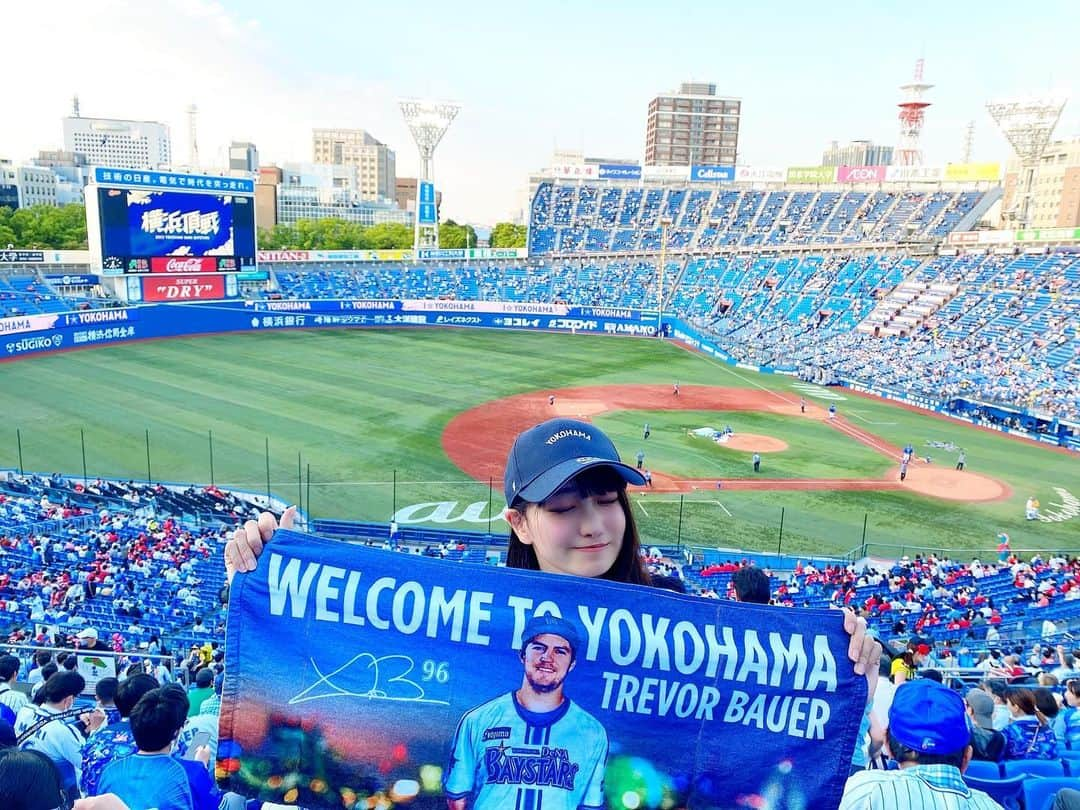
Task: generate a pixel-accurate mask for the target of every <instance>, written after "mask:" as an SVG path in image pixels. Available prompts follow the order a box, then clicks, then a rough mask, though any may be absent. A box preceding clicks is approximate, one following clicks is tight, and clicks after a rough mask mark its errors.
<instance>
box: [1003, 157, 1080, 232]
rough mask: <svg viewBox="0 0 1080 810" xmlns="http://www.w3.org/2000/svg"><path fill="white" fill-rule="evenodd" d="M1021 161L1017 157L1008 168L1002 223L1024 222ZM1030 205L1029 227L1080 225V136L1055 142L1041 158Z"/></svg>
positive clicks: (1069, 226) (1009, 224)
mask: <svg viewBox="0 0 1080 810" xmlns="http://www.w3.org/2000/svg"><path fill="white" fill-rule="evenodd" d="M1020 174H1021V172H1020V161H1019V160H1018V159H1016V158H1013V159H1012V160H1010V161H1009V162H1008V164H1007V165H1006V167H1005V189H1004V194H1003V196H1002V200H1001V211H1002V225H1003V227H1013V226H1016V225H1019V224H1020V223H1019V222H1017V221H1016V217H1017V216H1019V211H1018V210H1017V209H1018V207H1019V202H1020V201H1019V195H1018V193H1017V192H1018V189H1017V186H1018V183H1019V182H1020V179H1019V178H1020ZM1032 192H1033V193H1032V195H1031V202H1030V204H1029V206H1028V223H1027V226H1028V227H1029V228H1077V227H1080V138H1073V139H1072V140H1067V141H1054V142H1053V143H1051V144H1050V145H1049V146H1047V147H1046V150H1045V151H1044V152H1043V155H1042V158H1041V159H1040V160H1039V168H1038V172H1037V173H1036V175H1035V185H1034V188H1033V189H1032Z"/></svg>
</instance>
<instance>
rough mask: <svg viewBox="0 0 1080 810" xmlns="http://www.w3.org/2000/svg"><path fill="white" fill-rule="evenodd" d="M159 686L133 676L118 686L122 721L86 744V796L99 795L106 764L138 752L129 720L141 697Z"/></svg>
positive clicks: (145, 678) (118, 704) (102, 731)
mask: <svg viewBox="0 0 1080 810" xmlns="http://www.w3.org/2000/svg"><path fill="white" fill-rule="evenodd" d="M157 687H158V683H157V681H155V680H154V679H153V678H152V677H150V676H149V675H144V674H139V675H133V676H132V677H130V678H127V679H126V680H125V681H124V682H123V683H121V684H120V685H119V686H118V687H117V689H116V696H115V701H116V708H117V711H118V712H119V714H120V719H119V720H117V721H115V722H113V723H110V724H109V725H107V726H105V727H104V728H102V729H100V730H99V731H98V732H96V733H94V734H91V735H90V738H89V739H88V740H87V741H86V744H85V745H83V749H82V781H81V782H80V783H79V787H81V788H82V792H83V795H84V796H96V795H97V794H98V793H99V790H98V781H99V780H100V779H101V773H102V771H104V770H105V766H106V765H108V764H109V763H111V762H114V761H116V760H118V759H121V758H123V757H126V756H130V755H131V754H134V753H135V752H136V751H137V750H138V746H137V745H136V744H135V735H134V734H133V733H132V731H131V721H130V719H129V718H130V717H131V712H132V710H133V709H134V708H135V704H137V703H138V702H139V698H141V697H142V696H143V695H145V694H146V693H147V692H149V691H150V690H151V689H157Z"/></svg>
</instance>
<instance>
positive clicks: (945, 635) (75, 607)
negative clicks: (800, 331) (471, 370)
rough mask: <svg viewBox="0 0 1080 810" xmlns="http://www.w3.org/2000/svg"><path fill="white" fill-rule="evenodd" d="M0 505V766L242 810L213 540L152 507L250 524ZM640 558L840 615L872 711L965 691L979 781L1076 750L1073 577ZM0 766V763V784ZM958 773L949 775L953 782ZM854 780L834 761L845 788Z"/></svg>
mask: <svg viewBox="0 0 1080 810" xmlns="http://www.w3.org/2000/svg"><path fill="white" fill-rule="evenodd" d="M0 497H2V500H0V509H2V510H3V512H2V513H0V514H2V515H3V518H4V519H5V520H6V521H7V525H8V526H9V528H8V529H7V530H5V531H4V533H3V534H2V535H0V554H2V560H0V567H3V568H4V569H5V574H4V578H3V579H2V580H0V595H2V596H3V598H4V600H5V603H4V604H5V611H6V612H5V613H4V614H3V616H4V618H5V620H6V621H7V623H8V625H9V626H10V627H11V628H12V629H13V632H12V635H11V637H10V641H13V642H22V645H21V646H19V647H18V648H17V649H18V650H20V652H21V655H20V656H4V657H0V718H6V722H7V726H5V725H4V722H5V721H4V719H0V746H2V745H3V744H4V743H5V741H6V743H7V744H11V743H12V742H13V741H14V740H15V739H17V736H16V735H19V734H22V735H24V739H23V745H22V748H23V749H27V750H26V751H24V753H36V756H34V757H31V758H27V759H26V760H25V762H26V763H28V764H27V765H25V767H29V766H30V765H33V766H35V767H39V768H41V767H44V766H42V765H41V757H42V756H43V757H44V759H45V760H46V761H47V762H48V763H49V765H50V767H51V768H53V769H55V779H56V780H57V782H58V784H60V785H61V786H63V788H64V790H65V792H66V795H69V796H75V795H80V794H81V795H84V796H94V795H98V794H104V793H111V794H115V795H116V796H117V797H119V799H120V800H122V801H123V802H124V803H125V805H126V806H127V807H129V808H136V807H144V806H159V807H177V808H183V809H184V810H187V808H191V810H196V808H199V810H202V808H214V807H219V806H225V807H237V808H240V807H243V806H244V804H245V802H244V799H243V798H242V797H239V796H236V795H231V794H224V795H223V794H221V793H220V791H219V790H218V788H217V787H216V786H215V785H214V783H213V780H212V778H211V777H210V774H209V771H208V768H207V763H209V762H212V761H213V760H214V757H215V753H216V748H217V715H218V712H219V711H220V699H221V687H222V683H223V678H224V667H223V661H224V655H223V649H222V647H221V643H220V641H219V639H218V636H217V634H216V632H215V630H216V629H218V628H219V625H218V624H217V621H216V620H217V617H218V615H219V613H218V610H219V609H220V601H219V600H220V593H219V592H218V589H217V585H218V583H219V582H220V577H217V578H215V572H216V573H217V574H220V570H219V569H220V567H221V566H220V559H221V554H220V552H221V544H222V542H223V540H224V534H223V532H222V531H221V530H220V529H193V528H191V527H189V526H185V525H184V524H183V522H182V521H181V520H180V519H179V517H177V516H176V515H174V514H170V513H169V512H167V511H161V510H160V504H161V503H163V502H165V501H167V500H169V499H171V498H179V499H184V498H190V501H188V506H189V507H192V504H201V505H202V506H203V507H206V506H207V505H208V504H209V505H210V508H211V509H212V504H213V503H214V502H215V501H217V502H220V503H223V504H227V505H228V506H227V508H226V509H224V510H222V512H219V513H218V514H219V516H221V517H222V521H221V523H222V524H226V523H228V522H230V521H232V520H235V519H236V518H237V517H240V516H244V515H245V514H246V511H247V510H249V508H250V504H245V503H244V502H243V501H240V500H238V499H236V498H235V496H233V495H231V494H229V493H225V492H222V491H220V490H215V489H213V488H207V489H206V490H199V489H190V490H187V491H186V492H185V491H182V490H181V491H171V494H170V495H169V496H168V498H166V497H165V496H164V495H163V494H162V493H159V492H157V491H156V488H154V487H150V488H146V487H144V486H141V485H135V484H133V483H128V484H125V483H122V482H110V481H94V482H91V483H89V484H87V485H85V486H83V485H81V484H78V483H73V482H71V481H69V480H66V479H64V478H63V477H62V476H51V477H48V478H37V477H32V476H25V477H22V476H9V478H8V480H7V481H5V482H3V492H2V496H0ZM79 499H88V500H86V501H80V500H79ZM93 499H97V501H96V502H95V501H94V500H93ZM105 500H109V501H110V502H111V503H112V504H113V506H112V508H105V507H104V506H103V501H105ZM169 502H170V503H171V502H172V501H171V500H169ZM192 508H193V507H192ZM212 513H213V512H211V514H212ZM11 525H16V526H21V527H23V529H24V530H23V531H12V530H11V529H10V526H11ZM76 525H78V526H79V528H78V529H75V528H74V527H75V526H76ZM27 527H37V528H35V529H33V530H28V529H27ZM45 527H48V532H47V533H44V530H45ZM391 534H393V532H391ZM384 546H385V547H386V548H388V549H393V550H395V551H411V552H413V553H425V552H426V553H431V554H437V555H438V556H441V557H444V558H446V559H457V558H458V555H460V554H461V553H462V551H463V550H462V547H461V543H460V542H458V541H448V542H447V543H445V544H442V545H440V546H437V547H436V546H430V547H428V548H423V547H416V548H409V547H408V545H407V544H406V543H401V542H398V541H397V540H393V541H391V539H389V538H388V539H387V540H386V542H385V543H384ZM645 554H646V560H645V561H646V563H647V565H648V566H649V568H650V570H651V571H652V573H653V576H654V582H655V584H657V585H658V586H660V587H666V588H670V589H672V590H676V591H688V592H691V593H697V594H699V595H704V596H710V597H714V598H730V599H738V600H740V601H749V602H758V603H764V602H767V601H771V602H772V603H773V604H775V605H778V606H813V607H828V606H831V607H836V608H839V607H845V606H846V607H852V608H855V609H856V610H857V611H858V612H860V613H862V614H863V615H864V616H866V618H867V620H868V622H869V623H870V624H871V626H873V627H875V628H876V629H877V632H878V633H879V634H880V636H881V638H882V639H883V641H884V642H885V643H886V645H888V646H887V649H890V650H891V652H892V653H893V654H894V655H895V659H894V664H893V665H891V666H890V667H889V671H888V673H887V675H886V677H885V679H884V681H885V682H888V683H889V684H891V685H892V687H893V688H892V689H891V690H890V689H889V688H887V687H886V688H884V689H882V688H880V687H879V690H878V692H877V693H876V694H877V695H879V696H880V695H885V696H890V695H909V696H914V695H915V692H914V691H913V692H904V691H902V690H904V689H910V688H911V687H910V686H909V685H908V684H906V683H905V682H906V681H908V680H910V681H911V682H912V683H913V684H922V683H925V682H926V681H927V679H933V678H934V677H935V673H944V674H945V675H946V676H949V674H950V673H952V672H955V671H960V670H961V669H963V668H966V669H968V670H969V671H973V672H975V673H977V674H978V675H979V677H980V678H981V679H982V680H981V683H982V685H981V687H980V688H979V689H977V690H975V692H969V693H967V694H966V696H965V700H964V702H963V706H964V707H965V709H964V710H965V711H967V713H968V716H969V720H968V721H965V722H967V723H968V732H969V736H965V737H964V743H965V744H966V742H967V740H968V739H970V740H972V742H973V744H976V745H975V747H976V749H977V752H978V753H979V755H980V756H982V757H985V758H987V759H988V760H989V761H991V762H1007V761H1010V760H1014V759H1017V760H1032V759H1039V760H1043V761H1045V762H1048V763H1057V762H1058V761H1059V760H1058V758H1059V757H1060V756H1062V755H1063V752H1068V751H1069V750H1070V748H1071V747H1072V746H1074V745H1076V746H1077V747H1078V748H1080V714H1078V713H1077V706H1078V705H1080V668H1078V664H1077V662H1078V661H1080V649H1072V648H1069V647H1067V646H1066V643H1065V642H1064V639H1065V636H1064V635H1063V633H1062V632H1061V631H1059V629H1058V627H1057V626H1056V625H1055V624H1054V623H1053V622H1052V621H1051V622H1050V625H1049V627H1047V625H1046V622H1047V621H1048V619H1047V618H1044V617H1048V616H1051V615H1053V613H1052V611H1053V610H1054V609H1055V608H1057V607H1060V606H1062V605H1065V604H1066V603H1070V602H1072V603H1075V600H1077V599H1080V560H1078V559H1067V558H1064V557H1052V558H1048V559H1045V560H1044V559H1042V558H1039V557H1036V558H1033V559H1031V560H1028V561H1022V560H1020V559H1018V558H1017V557H1016V556H1015V555H1013V554H1011V553H1009V552H1008V549H1005V551H1003V558H1002V559H999V560H996V561H991V562H987V563H983V562H981V561H979V560H973V561H971V562H969V563H960V562H957V561H954V560H951V559H949V558H947V557H938V556H934V555H930V556H916V557H914V558H912V559H908V558H901V559H900V560H897V561H896V562H895V563H891V564H887V565H885V564H872V563H871V564H869V565H866V566H864V567H861V568H856V567H854V566H851V565H839V564H836V565H826V566H823V567H820V568H818V567H815V566H813V565H803V564H801V563H800V564H799V565H797V566H796V567H795V568H794V569H793V570H792V571H790V572H786V573H785V575H783V576H778V577H771V575H770V574H769V572H768V571H764V570H762V569H760V568H757V567H756V566H753V565H750V564H749V563H748V562H747V561H746V560H738V561H735V560H727V561H721V562H717V563H714V564H710V565H707V566H703V567H702V566H694V565H693V564H692V560H690V559H688V558H685V557H682V556H673V555H671V554H669V553H666V552H665V551H664V550H663V549H660V548H655V547H653V548H649V549H647V550H646V551H645ZM58 569H63V570H58ZM170 572H171V573H170ZM1078 604H1080V603H1078ZM8 605H14V606H15V609H14V610H11V609H10V608H9V607H7V606H8ZM92 605H107V606H108V611H107V613H108V614H109V615H112V616H114V617H124V618H123V621H127V622H129V623H130V626H129V627H128V628H126V630H125V631H124V632H120V633H117V634H113V635H110V632H109V631H110V630H111V629H112V628H111V627H110V626H108V625H109V623H108V622H107V621H105V620H104V617H103V616H101V615H97V614H96V613H94V614H92V615H93V616H94V624H90V623H89V622H88V621H86V617H87V614H90V613H91V610H90V607H91V606H92ZM1075 614H1076V611H1075V610H1074V611H1072V613H1070V614H1068V615H1074V616H1075ZM80 619H82V621H80ZM196 620H202V621H201V622H199V623H200V624H202V625H203V629H202V630H201V631H196V629H195V627H196ZM1021 621H1023V623H1024V626H1025V627H1031V626H1032V624H1033V623H1037V622H1039V621H1042V622H1043V624H1042V626H1041V631H1042V632H1041V636H1042V638H1040V639H1039V643H1038V644H1036V645H1035V646H1033V647H1031V649H1030V650H1029V649H1028V648H1027V647H1026V646H1019V645H1020V643H1021V642H1020V639H1021V630H1020V622H1021ZM189 623H190V626H189ZM99 628H100V632H99ZM143 628H145V629H143ZM207 628H213V629H209V630H207ZM50 630H59V631H60V632H50ZM196 632H198V635H197V636H195V637H194V639H193V643H192V644H191V646H190V648H189V647H188V645H187V640H189V639H192V638H193V634H194V633H196ZM116 635H118V636H119V638H118V639H117V638H116V637H115V636H116ZM1059 642H1060V643H1059ZM894 645H895V646H894ZM1072 646H1073V647H1075V645H1072ZM54 647H56V648H60V649H53V648H54ZM65 647H66V648H68V649H63V648H65ZM35 648H36V649H38V652H36V654H35V653H34V652H33V651H34V649H35ZM88 649H89V650H106V651H110V652H111V651H116V652H117V677H116V678H111V677H106V678H104V679H102V680H100V681H99V682H98V683H97V685H96V688H95V690H94V693H95V698H96V700H95V701H94V705H89V704H87V703H86V702H85V701H83V700H82V699H81V697H80V696H81V695H82V694H83V693H84V691H85V689H84V687H85V682H84V681H83V678H82V676H81V675H80V674H79V673H78V671H77V656H76V655H75V654H74V653H75V652H86V651H87V650H88ZM909 653H910V654H909ZM895 662H900V665H897V664H896V663H895ZM901 673H903V678H902V679H901V677H900V674H901ZM1036 675H1038V676H1039V677H1040V681H1039V682H1035V681H1033V678H1034V676H1036ZM936 677H937V678H941V675H940V674H937V676H936ZM16 682H21V683H25V684H27V685H28V686H29V687H30V689H29V695H25V696H24V695H23V693H22V691H19V690H15V689H13V685H14V684H15V683H16ZM1029 682H1030V683H1029ZM924 688H926V687H922V686H921V687H919V689H924ZM947 691H949V692H950V693H951V694H953V695H956V694H957V692H956V690H947ZM987 698H988V699H989V700H990V701H991V704H990V705H989V706H988V705H987V703H986V699H987ZM882 699H883V700H884V699H885V698H882ZM934 699H936V700H943V701H945V702H946V703H948V702H949V700H951V699H947V698H943V697H941V695H938V696H937V697H936V698H934ZM874 712H876V713H878V714H879V715H880V716H881V717H884V718H885V720H884V721H883V722H882V724H881V726H880V728H879V727H877V726H875V723H874V722H872V721H869V720H868V726H867V730H866V734H865V747H864V748H865V753H864V755H863V757H864V759H865V761H866V762H875V761H876V762H881V761H882V756H883V754H884V753H885V752H889V753H891V754H892V756H893V761H894V762H896V761H899V762H900V764H901V770H902V771H904V770H906V771H908V772H911V771H913V769H917V768H920V767H928V766H927V765H926V762H927V760H925V759H923V760H921V762H922V764H921V765H920V764H918V763H919V762H920V760H919V757H918V756H916V755H917V754H918V752H917V751H914V749H912V748H911V747H910V746H908V747H905V746H904V743H903V740H901V739H900V736H902V735H901V734H900V732H901V731H902V729H903V725H904V722H906V719H910V715H908V716H906V719H905V715H904V714H903V703H901V704H900V708H899V710H894V709H893V708H892V707H891V706H890V705H889V704H888V703H882V704H880V705H879V704H878V702H877V698H875V705H874ZM987 718H989V719H987ZM890 719H891V721H892V726H888V723H889V720H890ZM984 726H985V728H984ZM8 727H10V729H11V730H10V732H5V729H6V728H8ZM890 727H891V728H892V730H893V733H894V736H895V737H896V739H895V740H894V739H892V738H890V737H889V736H888V728H890ZM977 732H978V733H977ZM995 734H996V735H997V736H995ZM961 736H962V735H961ZM957 739H959V738H958V737H957ZM886 741H887V742H886ZM924 753H925V752H924ZM5 761H6V758H5V755H2V754H0V767H3V763H4V762H5ZM20 762H21V761H20ZM964 765H965V763H963V762H958V764H957V765H956V770H957V775H956V778H957V779H959V778H960V776H959V771H960V770H961V766H964ZM864 767H865V763H862V764H860V763H859V762H857V761H856V760H853V771H859V772H861V771H862V770H863V768H864ZM1062 767H1064V766H1062ZM53 773H54V771H49V774H50V777H49V778H52V774H53ZM881 778H885V777H881V776H873V777H867V776H862V775H861V774H860V775H858V776H856V777H854V778H853V781H852V782H851V783H849V794H850V798H851V800H852V801H854V797H856V796H857V795H860V794H859V791H860V790H863V789H864V788H865V787H866V785H865V784H864V783H868V782H872V783H874V784H875V785H876V784H877V782H878V781H880V779H881ZM887 778H888V779H894V778H896V777H892V776H890V777H887ZM904 778H907V777H906V776H905V777H904ZM46 781H47V780H46ZM150 803H153V804H150ZM852 806H857V805H852Z"/></svg>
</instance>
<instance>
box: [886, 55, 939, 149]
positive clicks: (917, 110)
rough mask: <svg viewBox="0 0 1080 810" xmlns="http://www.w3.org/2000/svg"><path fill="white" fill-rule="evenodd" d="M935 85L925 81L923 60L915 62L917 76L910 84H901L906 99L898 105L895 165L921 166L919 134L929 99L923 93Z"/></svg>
mask: <svg viewBox="0 0 1080 810" xmlns="http://www.w3.org/2000/svg"><path fill="white" fill-rule="evenodd" d="M933 86H934V85H932V84H926V83H925V82H923V60H922V59H918V60H916V62H915V78H914V80H913V81H912V82H910V83H908V84H902V85H900V89H901V90H903V91H904V100H903V101H901V102H900V103H899V104H898V105H896V106H898V107H899V108H900V114H899V119H900V140H899V141H898V142H897V144H896V151H895V152H893V165H895V166H921V165H922V149H920V148H919V135H920V134H922V125H923V118H924V117H925V115H926V108H927V107H929V106H930V102H929V101H924V100H923V93H925V92H926V91H927V90H929V89H930V88H931V87H933Z"/></svg>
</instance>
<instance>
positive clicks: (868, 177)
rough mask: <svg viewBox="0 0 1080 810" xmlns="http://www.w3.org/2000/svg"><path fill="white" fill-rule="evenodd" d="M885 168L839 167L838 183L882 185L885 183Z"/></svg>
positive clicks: (837, 171)
mask: <svg viewBox="0 0 1080 810" xmlns="http://www.w3.org/2000/svg"><path fill="white" fill-rule="evenodd" d="M886 168H887V167H885V166H838V167H837V169H836V182H838V183H882V182H884V181H885V169H886Z"/></svg>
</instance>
